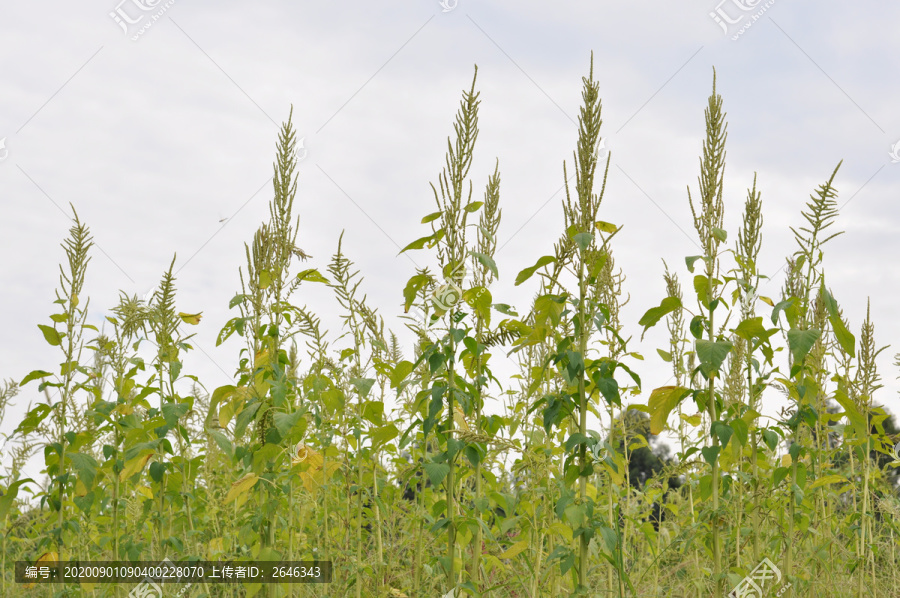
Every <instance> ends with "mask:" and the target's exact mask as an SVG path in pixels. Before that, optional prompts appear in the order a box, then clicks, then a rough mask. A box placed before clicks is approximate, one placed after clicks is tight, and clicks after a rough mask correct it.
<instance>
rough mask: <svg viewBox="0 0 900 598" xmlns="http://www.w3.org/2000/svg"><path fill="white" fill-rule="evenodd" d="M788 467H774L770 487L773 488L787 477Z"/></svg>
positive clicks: (789, 469)
mask: <svg viewBox="0 0 900 598" xmlns="http://www.w3.org/2000/svg"><path fill="white" fill-rule="evenodd" d="M790 471H791V468H790V467H778V468H776V469H775V472H774V473H773V474H772V487H773V488H775V487H777V486H778V484H780V483H781V482H782V480H784V478H786V477H787V474H788V473H790Z"/></svg>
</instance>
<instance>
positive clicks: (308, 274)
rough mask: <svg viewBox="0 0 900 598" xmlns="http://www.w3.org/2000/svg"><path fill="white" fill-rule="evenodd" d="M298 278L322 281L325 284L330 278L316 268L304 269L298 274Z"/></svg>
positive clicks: (300, 279)
mask: <svg viewBox="0 0 900 598" xmlns="http://www.w3.org/2000/svg"><path fill="white" fill-rule="evenodd" d="M297 280H299V281H301V282H302V281H304V280H308V281H309V282H321V283H324V284H329V283H328V279H327V278H325V277H324V276H322V275H321V274H320V273H319V271H318V270H316V269H315V268H310V269H309V270H304V271H303V272H300V273H298V274H297Z"/></svg>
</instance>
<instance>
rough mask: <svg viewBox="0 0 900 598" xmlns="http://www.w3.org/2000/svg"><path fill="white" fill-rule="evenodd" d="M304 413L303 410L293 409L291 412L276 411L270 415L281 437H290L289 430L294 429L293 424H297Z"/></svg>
mask: <svg viewBox="0 0 900 598" xmlns="http://www.w3.org/2000/svg"><path fill="white" fill-rule="evenodd" d="M304 415H306V414H305V413H304V412H303V411H299V410H298V411H294V412H293V413H284V412H281V411H279V412H277V413H276V414H275V415H273V416H272V424H273V425H274V426H275V427H276V428H277V429H278V433H279V434H281V437H282V438H288V437H290V434H291V431H292V430H293V429H294V426H296V425H297V422H299V421H300V420H301V419H303V416H304Z"/></svg>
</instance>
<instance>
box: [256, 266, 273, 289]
mask: <svg viewBox="0 0 900 598" xmlns="http://www.w3.org/2000/svg"><path fill="white" fill-rule="evenodd" d="M271 284H272V273H271V272H269V271H268V270H260V272H259V288H261V289H267V288H269V286H270V285H271Z"/></svg>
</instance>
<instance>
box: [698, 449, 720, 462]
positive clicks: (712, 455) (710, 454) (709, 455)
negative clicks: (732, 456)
mask: <svg viewBox="0 0 900 598" xmlns="http://www.w3.org/2000/svg"><path fill="white" fill-rule="evenodd" d="M720 450H722V447H720V446H705V447H703V448H702V449H700V453H701V454H702V455H703V460H704V461H706V462H707V463H709V464H710V465H712V464H713V463H715V462H716V459H718V458H719V451H720Z"/></svg>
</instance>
